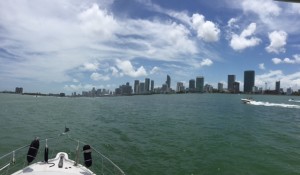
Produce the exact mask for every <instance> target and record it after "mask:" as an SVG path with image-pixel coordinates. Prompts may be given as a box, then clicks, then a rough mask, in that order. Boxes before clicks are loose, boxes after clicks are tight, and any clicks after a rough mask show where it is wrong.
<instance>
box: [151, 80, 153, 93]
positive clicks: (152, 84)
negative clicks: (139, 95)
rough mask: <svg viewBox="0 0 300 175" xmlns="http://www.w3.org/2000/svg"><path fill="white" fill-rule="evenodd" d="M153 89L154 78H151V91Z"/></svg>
mask: <svg viewBox="0 0 300 175" xmlns="http://www.w3.org/2000/svg"><path fill="white" fill-rule="evenodd" d="M153 91H154V80H151V92H153Z"/></svg>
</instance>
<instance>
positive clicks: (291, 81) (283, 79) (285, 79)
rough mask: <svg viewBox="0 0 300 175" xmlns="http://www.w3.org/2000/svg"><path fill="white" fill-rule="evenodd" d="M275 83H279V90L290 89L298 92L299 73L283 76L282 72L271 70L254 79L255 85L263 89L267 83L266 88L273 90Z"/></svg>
mask: <svg viewBox="0 0 300 175" xmlns="http://www.w3.org/2000/svg"><path fill="white" fill-rule="evenodd" d="M276 81H280V86H281V88H285V89H286V88H289V87H291V88H292V89H294V90H298V89H299V88H298V85H299V83H300V72H296V73H292V74H289V75H285V74H284V73H283V71H282V70H274V71H273V70H271V71H269V72H267V73H264V74H261V75H257V76H256V77H255V85H256V86H258V87H263V88H264V87H265V84H266V83H267V88H270V89H275V82H276Z"/></svg>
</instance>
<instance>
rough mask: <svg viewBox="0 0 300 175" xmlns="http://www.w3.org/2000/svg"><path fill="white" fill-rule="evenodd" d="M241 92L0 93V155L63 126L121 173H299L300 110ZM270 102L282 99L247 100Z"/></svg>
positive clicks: (55, 131)
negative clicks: (65, 95)
mask: <svg viewBox="0 0 300 175" xmlns="http://www.w3.org/2000/svg"><path fill="white" fill-rule="evenodd" d="M244 97H246V96H244V95H226V94H181V95H148V96H129V97H103V98H56V97H37V98H35V97H33V96H25V95H11V94H0V119H1V122H0V143H1V144H0V155H4V154H5V153H7V152H9V151H12V150H13V149H15V148H18V147H20V146H23V145H26V144H29V143H30V142H31V140H32V139H33V138H34V137H35V136H39V137H40V138H46V137H51V136H53V135H55V134H57V133H59V132H61V131H62V130H63V128H64V126H65V124H67V126H68V127H69V128H70V130H71V131H70V134H71V135H72V136H73V137H75V138H78V139H80V140H83V141H85V142H87V143H90V144H91V145H93V146H94V147H96V148H97V149H98V150H100V152H102V153H103V154H104V155H107V156H108V157H109V158H110V159H111V160H113V161H114V162H115V163H116V164H117V165H118V166H119V167H120V168H122V169H123V170H124V171H125V173H126V174H128V175H130V174H137V175H144V174H154V175H156V174H178V175H185V174H186V175H191V174H194V175H195V174H201V175H205V174H228V175H235V174H236V175H242V174H243V175H244V174H251V175H252V174H254V175H256V174H258V175H260V174H266V175H270V174H272V175H275V174H278V175H282V174H288V175H291V174H300V135H299V133H300V115H299V114H300V109H297V108H286V107H284V105H283V106H263V105H257V106H256V105H245V104H242V103H241V101H240V99H241V98H244ZM253 97H254V98H255V99H256V100H259V101H264V102H266V101H268V102H270V103H280V104H282V103H285V104H295V105H300V103H298V104H297V103H292V102H288V99H289V98H290V97H288V96H253Z"/></svg>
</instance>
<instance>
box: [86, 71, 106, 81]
mask: <svg viewBox="0 0 300 175" xmlns="http://www.w3.org/2000/svg"><path fill="white" fill-rule="evenodd" d="M90 78H91V79H92V80H94V81H99V80H103V81H107V80H110V77H109V76H107V75H102V74H99V73H97V72H94V73H92V74H91V76H90Z"/></svg>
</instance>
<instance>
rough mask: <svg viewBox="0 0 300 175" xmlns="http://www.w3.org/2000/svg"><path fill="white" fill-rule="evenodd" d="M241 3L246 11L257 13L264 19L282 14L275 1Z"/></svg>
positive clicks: (245, 0) (244, 0) (247, 0)
mask: <svg viewBox="0 0 300 175" xmlns="http://www.w3.org/2000/svg"><path fill="white" fill-rule="evenodd" d="M241 3H242V8H243V10H244V11H246V12H253V13H256V14H257V15H259V17H260V18H262V19H266V18H268V17H272V16H278V15H279V14H280V12H281V8H280V7H279V6H278V5H277V4H276V3H275V2H274V1H273V0H242V1H241Z"/></svg>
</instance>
